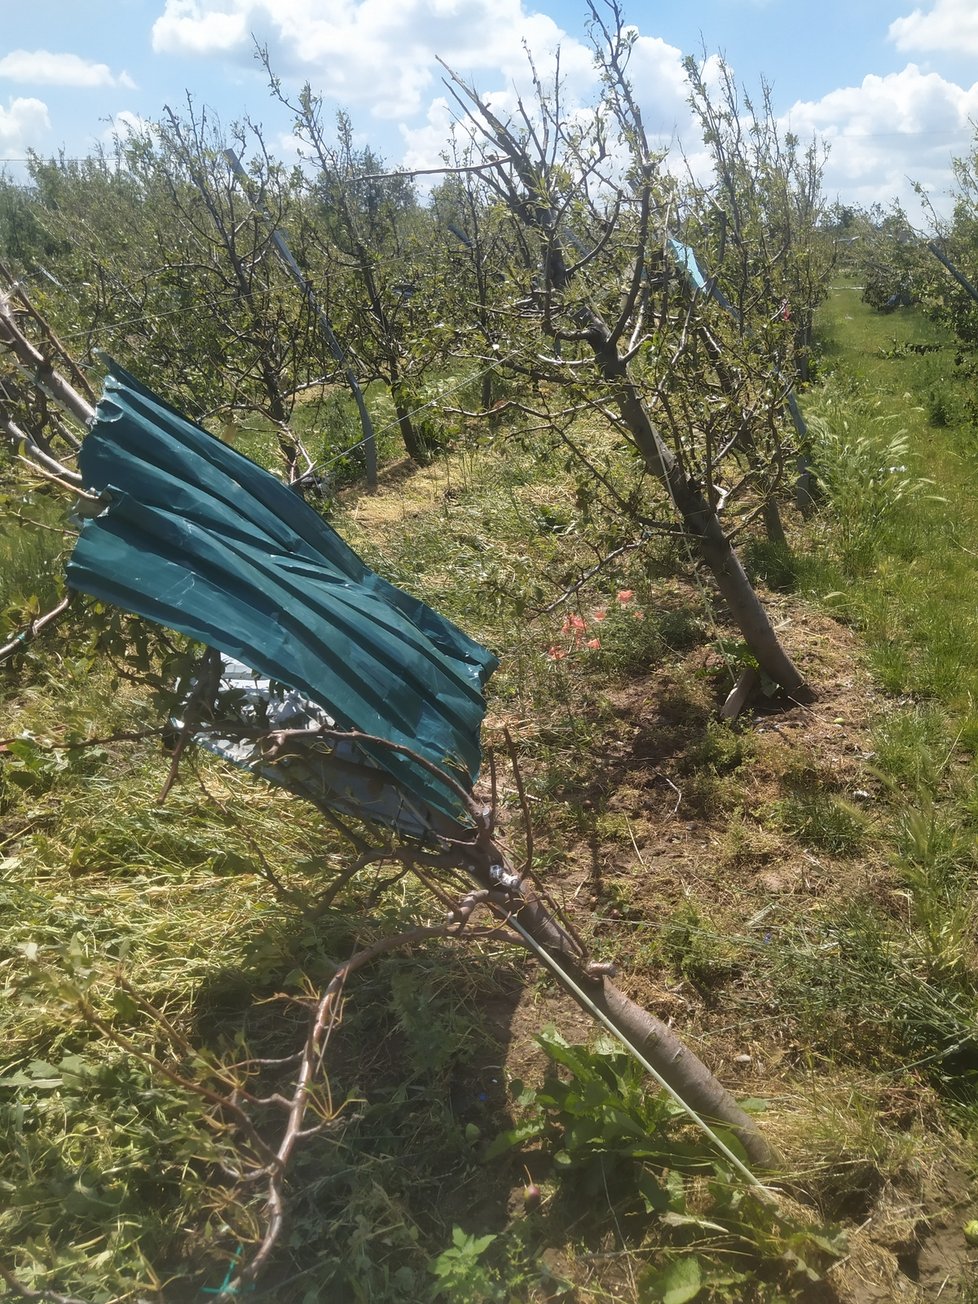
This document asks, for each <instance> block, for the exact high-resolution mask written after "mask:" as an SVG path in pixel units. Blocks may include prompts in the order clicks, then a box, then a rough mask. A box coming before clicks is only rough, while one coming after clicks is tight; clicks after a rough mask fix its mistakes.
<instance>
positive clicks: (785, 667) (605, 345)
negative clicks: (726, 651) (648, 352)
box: [590, 320, 813, 702]
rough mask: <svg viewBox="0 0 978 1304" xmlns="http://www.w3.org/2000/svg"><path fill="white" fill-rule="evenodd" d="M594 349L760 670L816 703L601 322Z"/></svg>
mask: <svg viewBox="0 0 978 1304" xmlns="http://www.w3.org/2000/svg"><path fill="white" fill-rule="evenodd" d="M590 343H591V347H592V349H593V350H594V354H595V358H596V359H597V362H598V365H599V366H600V367H601V371H602V374H603V375H604V377H605V379H606V380H609V381H611V382H612V384H613V385H614V386H615V393H614V398H615V403H616V404H617V407H618V410H619V412H620V413H621V415H622V419H623V421H624V422H625V425H626V426H627V428H628V430H629V433H630V434H631V436H632V438H633V439H634V441H635V444H636V447H637V448H638V450H639V452H640V453H641V455H642V457H643V459H644V460H645V464H646V466H647V467H648V469H649V470H650V471H651V472H652V474H653V475H654V476H655V477H656V478H657V479H658V480H659V481H660V482H661V483H662V484H663V485H664V486H665V487H666V489H667V490H668V492H669V496H670V498H671V499H672V501H673V504H674V506H675V508H676V511H677V512H678V513H679V515H680V517H681V518H682V522H683V525H684V527H685V529H686V531H687V533H688V534H689V535H690V537H691V538H692V539H693V542H694V543H695V545H696V547H697V549H698V551H699V554H700V556H701V557H702V558H703V560H704V561H705V562H706V564H707V566H708V567H709V569H710V571H711V572H712V574H713V578H714V580H715V581H716V585H717V588H718V589H719V590H720V593H721V594H722V595H723V598H724V600H725V602H726V603H727V606H728V608H729V610H730V616H731V619H732V620H733V622H734V624H735V625H736V626H737V628H738V629H739V630H740V632H741V634H743V636H744V641H745V642H746V644H747V646H748V648H749V649H750V651H751V652H752V653H753V655H754V656H755V657H756V658H757V664H758V665H759V666H760V668H761V669H762V670H763V671H764V673H765V674H767V675H769V676H770V678H771V679H773V680H774V682H775V683H776V684H778V685H780V687H781V688H783V689H784V691H785V692H786V693H787V694H789V696H791V697H792V698H794V700H795V701H798V702H810V701H812V700H813V693H812V691H811V689H810V688H809V687H808V686H807V685H806V683H805V681H804V679H803V677H802V675H801V673H800V671H799V670H798V668H797V667H796V666H795V665H794V663H793V662H792V660H791V658H790V657H789V656H788V654H787V652H785V650H784V648H783V647H782V646H781V643H780V640H779V639H778V636H777V634H776V633H775V632H774V627H773V625H772V624H771V621H770V619H769V618H768V615H767V612H766V611H765V610H764V607H763V606H762V605H761V601H760V599H759V598H758V596H757V594H756V593H755V591H754V587H753V585H752V584H751V582H750V580H749V579H748V578H747V575H746V573H745V571H744V568H743V566H742V565H741V563H740V558H739V557H738V556H737V554H736V552H735V551H734V549H733V545H732V544H731V542H730V540H729V539H728V538H727V536H726V534H725V533H724V531H723V527H722V526H721V524H720V520H719V518H718V516H717V514H716V512H715V511H714V509H713V508H712V507H711V506H710V503H709V501H708V500H707V498H706V496H705V495H704V493H703V491H702V489H701V487H700V486H699V485H698V484H697V483H696V481H694V480H691V479H687V478H686V477H685V475H684V474H683V472H682V468H681V467H680V466H679V463H678V462H677V461H676V458H675V457H674V456H673V454H672V452H671V451H670V449H669V448H668V447H667V446H666V444H665V443H664V442H663V440H662V437H661V436H660V434H659V432H658V430H657V429H656V428H655V426H654V424H653V423H652V419H651V418H650V417H649V414H648V412H646V410H645V405H644V404H643V402H642V399H641V397H640V395H639V393H638V390H637V389H636V387H635V385H634V383H633V382H632V380H631V379H630V377H629V375H628V369H627V366H626V364H625V362H624V361H623V360H622V358H621V357H620V356H619V354H618V349H617V346H616V345H615V343H614V342H613V341H612V340H611V339H610V338H609V336H608V332H607V328H606V327H604V326H603V323H601V322H599V321H597V320H595V321H593V323H592V328H591V333H590Z"/></svg>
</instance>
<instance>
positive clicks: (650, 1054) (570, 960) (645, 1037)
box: [470, 849, 778, 1169]
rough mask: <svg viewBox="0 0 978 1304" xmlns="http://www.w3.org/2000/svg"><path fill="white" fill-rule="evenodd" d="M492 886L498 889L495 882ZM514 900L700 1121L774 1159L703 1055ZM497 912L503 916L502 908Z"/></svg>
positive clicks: (536, 909)
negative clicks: (598, 974) (590, 970)
mask: <svg viewBox="0 0 978 1304" xmlns="http://www.w3.org/2000/svg"><path fill="white" fill-rule="evenodd" d="M494 858H495V859H496V860H497V865H496V868H497V869H498V867H499V866H498V861H502V863H503V864H504V865H505V864H506V861H505V857H504V855H503V853H502V852H501V851H499V850H498V849H495V851H494V852H490V855H489V857H488V859H490V860H492V859H494ZM473 861H474V863H473V864H472V865H470V872H472V873H473V876H474V877H475V878H477V880H478V881H479V882H480V883H481V884H482V885H483V886H488V885H489V884H491V883H493V882H494V880H493V876H492V874H491V872H488V873H487V869H486V865H485V861H484V859H483V858H482V857H479V856H476V857H474V858H473ZM495 892H498V885H497V886H496V888H495ZM495 892H494V895H495ZM514 905H515V919H516V921H517V922H518V923H519V924H520V925H521V926H522V928H523V929H524V930H525V931H526V933H527V934H528V935H529V936H530V937H531V938H532V939H533V940H534V941H535V942H536V943H537V944H538V945H539V946H541V947H542V948H543V949H544V950H545V951H546V952H547V954H548V955H549V956H550V957H551V959H553V960H554V962H555V963H556V964H557V965H558V967H559V968H560V969H561V970H562V971H563V972H564V973H566V974H567V975H568V977H569V978H571V979H572V981H573V983H574V984H575V986H577V987H580V988H581V989H582V990H583V991H584V992H585V993H586V996H587V998H588V1000H589V1001H590V1002H591V1004H592V1005H594V1006H595V1008H596V1009H598V1010H599V1011H600V1012H601V1013H602V1014H603V1015H604V1017H605V1018H606V1019H607V1020H608V1022H609V1023H610V1024H611V1025H612V1026H613V1027H614V1028H616V1029H617V1030H618V1031H619V1032H620V1033H621V1034H622V1035H623V1037H624V1039H625V1040H626V1041H627V1042H628V1043H629V1044H630V1045H631V1046H633V1047H634V1049H635V1050H637V1051H638V1052H639V1054H640V1055H642V1056H643V1057H644V1058H645V1059H647V1060H648V1062H649V1063H650V1064H651V1065H652V1066H653V1068H655V1070H656V1071H657V1072H658V1073H659V1074H661V1076H662V1078H663V1079H664V1080H665V1081H666V1082H667V1083H668V1084H669V1086H670V1087H672V1089H673V1091H675V1092H676V1094H677V1095H678V1096H680V1097H681V1098H682V1100H684V1101H685V1102H686V1104H687V1105H689V1106H690V1108H691V1109H693V1110H694V1111H695V1112H696V1113H697V1114H699V1116H700V1117H701V1118H702V1119H703V1120H704V1121H705V1122H707V1123H712V1124H719V1125H720V1126H722V1127H727V1128H729V1129H730V1130H731V1131H732V1132H733V1134H734V1135H735V1136H736V1137H737V1139H738V1141H739V1142H740V1143H741V1145H742V1146H743V1147H744V1150H745V1152H746V1154H747V1157H748V1159H749V1160H750V1161H751V1163H753V1164H756V1165H758V1166H760V1167H762V1168H768V1169H770V1168H773V1167H775V1166H776V1165H777V1162H778V1159H777V1155H776V1153H775V1151H774V1150H773V1149H772V1148H771V1146H770V1145H768V1143H767V1142H766V1141H765V1139H764V1137H763V1136H761V1134H760V1132H759V1131H758V1128H757V1124H756V1123H755V1122H754V1120H753V1119H752V1118H751V1117H750V1116H749V1115H748V1114H746V1113H745V1112H744V1111H743V1110H742V1109H741V1108H740V1106H739V1105H738V1104H737V1102H736V1100H734V1098H733V1096H732V1095H731V1094H730V1092H729V1091H727V1089H726V1088H725V1087H724V1086H723V1085H722V1084H721V1083H720V1082H719V1081H718V1080H717V1078H715V1077H714V1075H713V1074H712V1073H711V1072H710V1070H709V1069H708V1068H707V1067H706V1065H705V1064H704V1063H703V1061H702V1060H701V1059H699V1058H698V1057H697V1056H696V1055H695V1054H694V1053H693V1052H692V1051H691V1050H690V1049H689V1048H688V1047H687V1046H684V1045H683V1043H682V1042H681V1041H680V1040H679V1038H678V1037H677V1036H676V1034H675V1033H674V1032H673V1031H672V1029H671V1028H669V1027H667V1026H666V1024H664V1023H663V1022H662V1021H661V1020H660V1019H657V1018H656V1016H655V1015H654V1014H650V1013H649V1011H648V1010H645V1009H643V1008H642V1007H641V1006H640V1005H638V1004H636V1002H635V1001H633V1000H632V999H631V997H629V996H626V995H625V993H624V992H622V991H621V990H620V989H619V988H618V987H616V986H615V984H614V983H613V982H611V980H610V979H609V978H607V977H604V976H601V977H599V978H595V977H593V976H592V975H590V974H588V972H587V970H586V968H582V964H581V961H582V959H583V957H582V956H581V952H580V949H579V947H578V946H577V944H576V943H575V942H574V941H573V939H572V938H571V937H570V936H569V934H568V933H567V932H566V931H565V930H564V929H563V928H562V927H561V925H560V924H559V923H558V921H557V920H556V919H554V917H553V915H552V914H551V913H550V911H549V910H548V909H547V907H546V906H545V905H544V904H543V903H542V902H540V901H537V900H526V902H525V904H523V905H519V898H518V897H517V898H516V902H515V903H513V904H512V905H510V906H509V910H512V909H513V906H514ZM500 913H502V914H503V915H504V917H507V910H506V909H505V908H504V909H503V910H501V911H500ZM568 990H569V989H568ZM570 994H571V995H573V996H574V999H575V1000H577V1001H578V1003H579V1004H581V1005H582V1008H583V1009H585V1010H586V1011H587V1012H588V1013H591V1011H589V1010H588V1007H587V1006H586V1005H584V1004H583V1003H582V1002H580V1000H579V998H578V997H577V995H576V993H574V992H573V991H571V993H570Z"/></svg>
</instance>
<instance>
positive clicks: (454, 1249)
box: [431, 1227, 509, 1304]
mask: <svg viewBox="0 0 978 1304" xmlns="http://www.w3.org/2000/svg"><path fill="white" fill-rule="evenodd" d="M495 1239H496V1238H495V1236H469V1235H467V1234H466V1233H465V1232H463V1231H462V1229H461V1227H454V1228H453V1229H452V1244H451V1246H450V1248H449V1249H447V1250H442V1252H441V1254H439V1256H438V1257H437V1259H435V1261H434V1263H432V1265H431V1271H432V1272H433V1274H434V1275H435V1277H436V1278H437V1281H438V1284H437V1288H436V1298H439V1299H446V1300H451V1301H453V1302H454V1301H455V1300H458V1301H459V1304H493V1301H496V1300H500V1301H501V1300H506V1299H508V1298H509V1292H508V1291H507V1289H506V1287H505V1286H504V1284H503V1283H502V1282H500V1281H498V1280H494V1279H493V1277H492V1275H491V1273H490V1271H489V1269H488V1268H487V1266H486V1265H485V1264H484V1263H483V1262H482V1256H483V1255H484V1254H485V1252H486V1250H487V1249H488V1248H489V1246H490V1245H491V1244H492V1243H493V1241H494V1240H495Z"/></svg>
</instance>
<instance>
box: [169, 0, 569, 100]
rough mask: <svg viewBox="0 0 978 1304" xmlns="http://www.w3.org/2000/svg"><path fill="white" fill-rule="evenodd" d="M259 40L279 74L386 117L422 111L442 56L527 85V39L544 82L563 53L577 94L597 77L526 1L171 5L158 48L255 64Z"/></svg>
mask: <svg viewBox="0 0 978 1304" xmlns="http://www.w3.org/2000/svg"><path fill="white" fill-rule="evenodd" d="M252 33H254V36H255V38H256V39H257V40H258V41H259V42H261V43H262V44H263V45H267V47H268V50H269V55H270V58H271V62H272V67H273V69H274V71H275V73H276V74H277V75H279V76H282V77H283V78H286V79H289V80H292V79H297V78H301V79H303V80H305V79H308V80H309V81H310V83H311V84H312V86H313V88H314V90H316V91H318V92H320V93H322V94H323V95H324V96H326V97H328V98H330V99H333V100H336V101H339V102H340V103H342V104H346V105H350V106H351V107H355V106H357V105H359V104H363V105H369V106H370V109H371V111H372V112H373V113H374V114H375V115H376V116H377V117H381V118H388V119H397V118H405V117H409V116H413V115H415V114H418V113H420V112H423V110H424V106H425V100H426V99H427V98H428V97H429V96H430V95H431V94H432V92H433V91H434V88H435V87H436V86H437V84H438V79H439V76H440V70H439V68H438V65H437V63H436V62H435V56H436V55H440V56H441V57H442V58H443V59H445V61H446V62H447V63H448V64H449V65H450V66H452V67H453V68H455V69H456V70H457V71H458V72H459V73H461V74H462V75H465V76H474V75H477V74H478V73H480V72H484V71H486V70H491V71H492V73H493V77H494V80H495V79H496V78H499V77H501V78H502V81H503V84H506V82H508V81H509V80H511V79H517V80H521V81H525V77H526V67H527V65H526V56H525V54H524V52H523V47H522V42H523V41H526V43H527V45H528V46H529V48H530V49H531V50H532V51H533V54H534V57H535V58H536V59H537V60H538V61H539V68H540V71H541V73H542V74H543V75H546V73H547V71H548V70H549V67H550V65H551V63H552V59H553V53H554V50H555V49H556V47H557V46H558V45H560V46H561V69H562V72H563V74H564V75H565V76H566V77H567V79H568V86H569V87H570V88H571V91H573V87H574V86H576V85H577V84H578V83H579V82H580V81H581V80H582V78H583V79H586V80H587V81H588V82H590V81H591V80H592V79H593V72H592V69H591V55H590V50H589V49H588V48H587V47H586V46H585V45H583V44H582V43H581V42H580V41H577V40H574V39H573V38H571V37H568V36H567V35H566V33H565V32H563V30H562V29H561V28H560V27H559V26H558V25H557V24H556V23H555V22H554V21H553V19H551V18H549V17H547V16H546V15H545V14H542V13H531V12H527V11H526V10H525V9H524V6H523V3H522V0H165V6H164V10H163V13H162V14H161V16H160V17H159V18H158V19H157V21H156V23H155V24H154V26H153V48H154V49H155V50H156V51H157V52H159V53H167V54H184V55H197V56H202V57H204V56H213V55H217V54H224V55H228V54H234V55H237V56H238V57H240V58H241V59H242V60H246V61H247V62H248V63H251V59H252V42H251V34H252Z"/></svg>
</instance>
